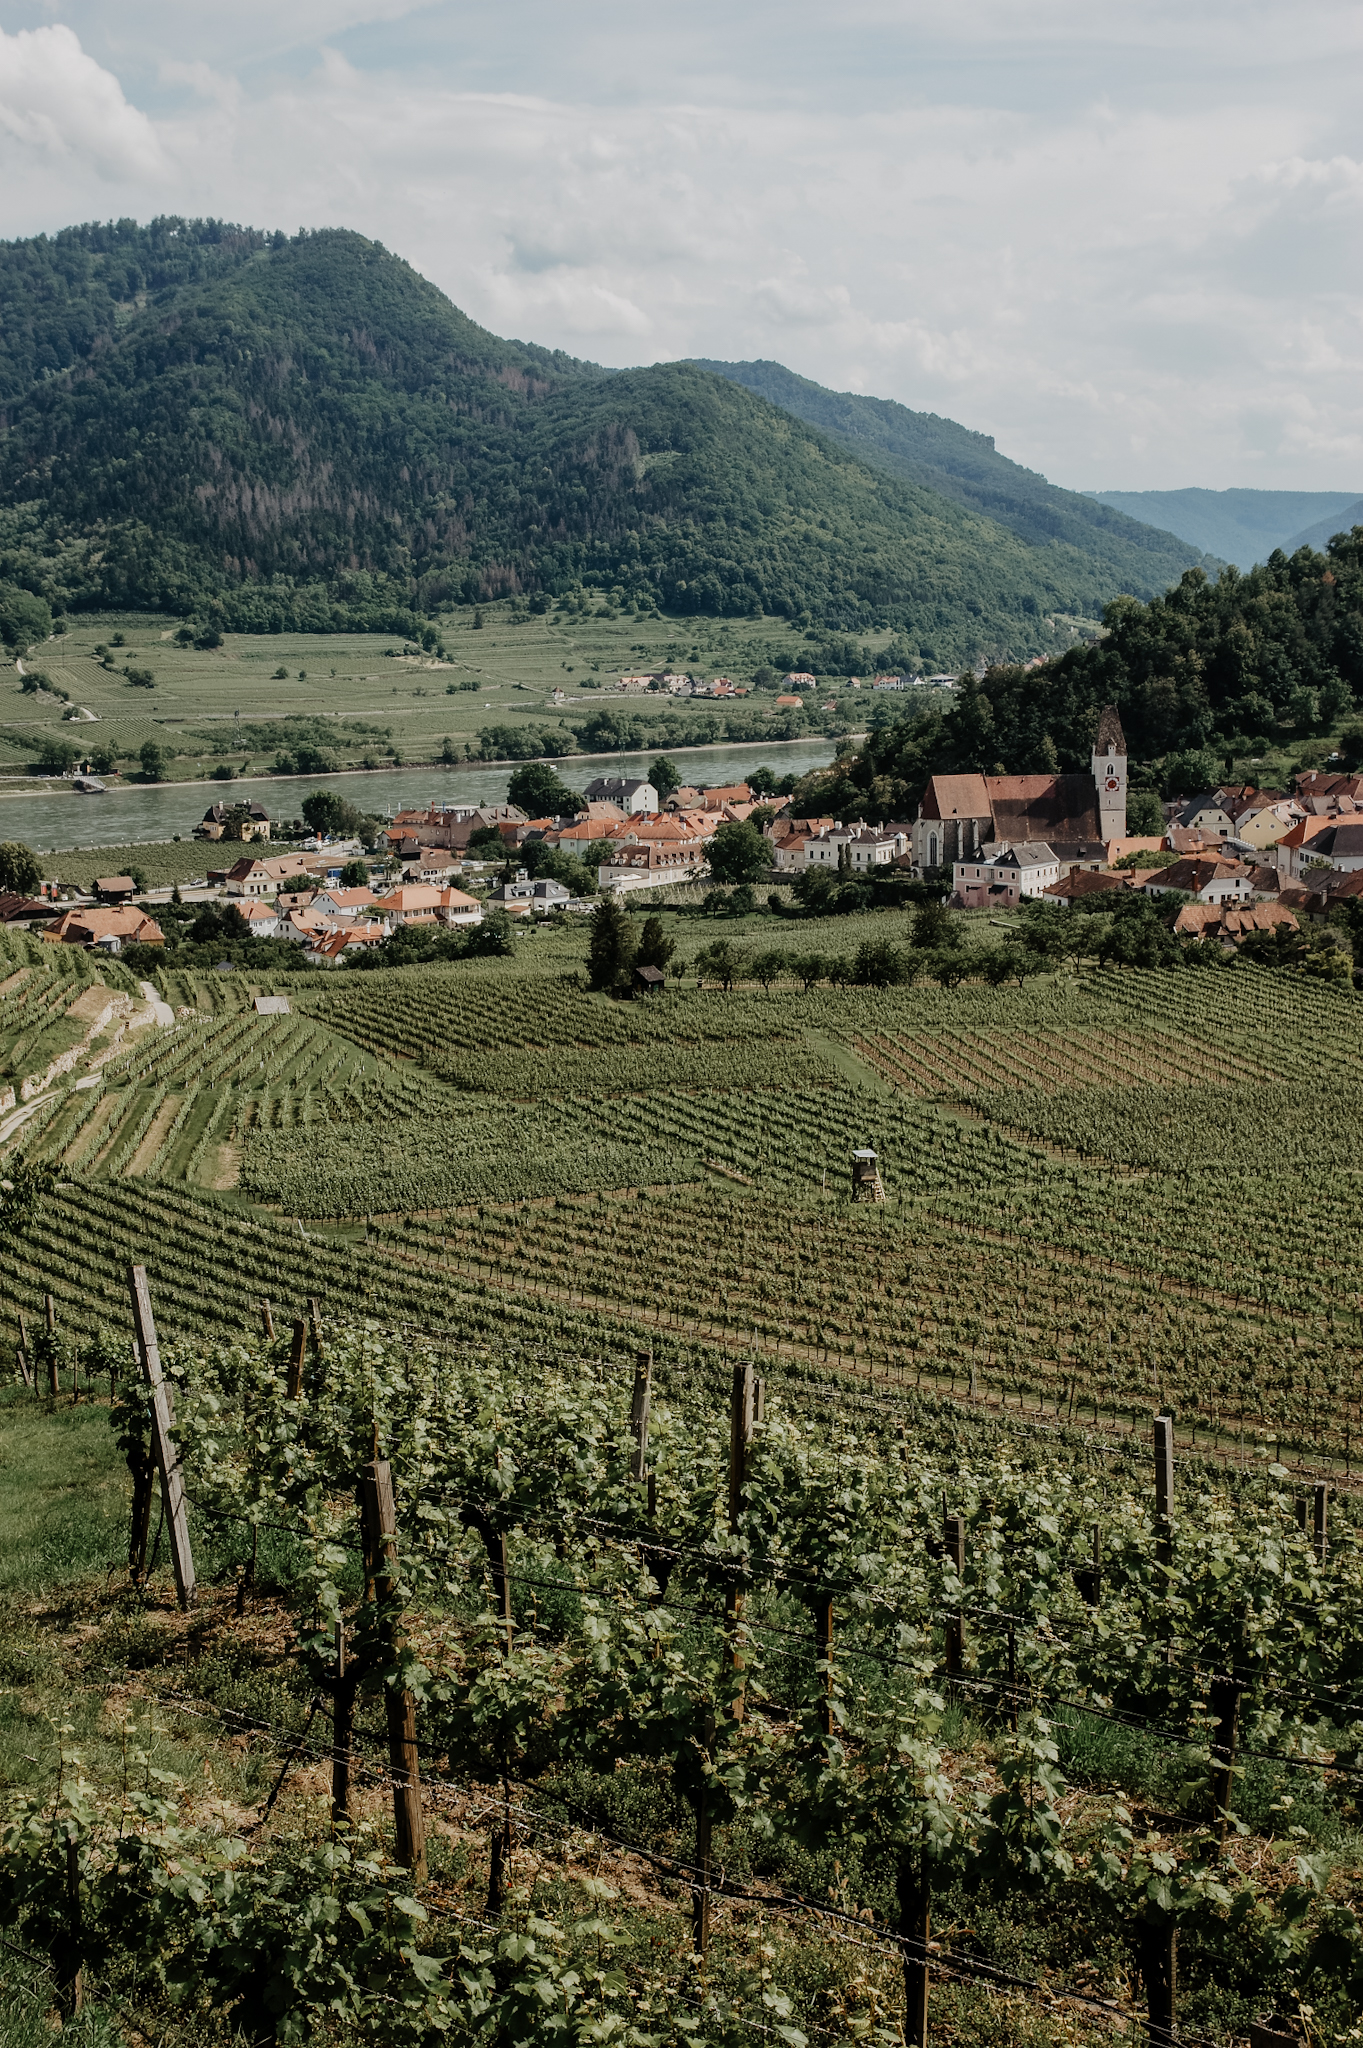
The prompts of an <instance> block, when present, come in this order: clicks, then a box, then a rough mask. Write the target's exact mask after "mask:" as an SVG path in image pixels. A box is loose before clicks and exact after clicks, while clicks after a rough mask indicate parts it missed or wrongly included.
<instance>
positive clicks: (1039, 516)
mask: <svg viewBox="0 0 1363 2048" xmlns="http://www.w3.org/2000/svg"><path fill="white" fill-rule="evenodd" d="M700 367H701V368H702V369H705V370H713V371H714V372H715V374H716V375H717V376H720V377H728V378H731V379H732V380H733V382H734V383H736V384H741V385H742V386H743V387H744V389H745V390H748V391H755V392H757V393H758V394H759V395H760V396H761V397H763V398H768V399H770V400H771V402H772V404H773V405H779V406H780V407H781V408H782V410H783V411H785V412H789V413H794V415H795V417H796V418H797V419H802V420H805V421H807V422H808V423H809V425H810V426H814V427H818V428H819V429H820V430H821V431H822V432H823V433H825V434H830V435H832V437H833V439H834V440H836V441H841V442H842V443H843V445H844V446H845V447H847V448H850V449H851V450H852V451H853V453H854V454H855V455H857V456H858V457H859V458H860V459H861V460H862V461H863V462H870V463H874V464H876V465H877V466H879V467H880V468H883V469H888V470H889V471H890V472H891V473H892V474H893V475H895V476H900V477H904V478H906V479H907V480H908V481H909V482H910V483H915V484H921V485H926V486H927V488H928V489H930V490H933V491H937V492H939V493H940V494H941V495H942V496H943V497H944V498H950V499H951V500H952V501H953V503H955V504H958V505H964V506H966V507H967V508H968V509H969V510H970V511H972V512H980V513H983V514H984V515H985V517H986V518H988V519H993V520H997V522H998V523H999V525H1000V526H1006V527H1007V528H1008V529H1009V531H1010V532H1012V533H1015V534H1017V535H1018V537H1019V538H1020V539H1022V540H1025V541H1028V542H1030V544H1031V545H1032V546H1033V547H1037V548H1045V549H1047V550H1049V551H1050V552H1051V553H1052V555H1053V557H1054V558H1055V559H1056V560H1057V561H1058V562H1060V561H1063V562H1066V563H1067V564H1068V566H1069V568H1070V570H1071V572H1072V573H1075V574H1078V573H1081V572H1080V566H1079V564H1080V560H1082V561H1083V562H1084V563H1086V564H1087V565H1088V569H1089V573H1090V574H1093V573H1097V574H1098V575H1100V576H1102V577H1103V578H1104V579H1105V583H1106V587H1107V589H1108V590H1109V591H1110V592H1112V593H1114V594H1115V593H1116V592H1117V591H1119V590H1121V591H1127V592H1130V593H1131V594H1132V595H1134V596H1136V597H1153V596H1154V595H1155V593H1156V592H1157V591H1160V590H1163V589H1164V588H1165V586H1166V585H1167V584H1170V583H1173V582H1176V581H1177V579H1178V578H1179V576H1181V575H1182V573H1183V571H1184V570H1185V569H1187V568H1190V567H1192V566H1193V565H1195V564H1198V563H1200V562H1202V560H1203V556H1202V553H1201V551H1200V549H1199V548H1197V547H1193V546H1190V545H1189V544H1188V542H1187V541H1186V540H1180V539H1178V538H1177V537H1176V535H1175V534H1174V533H1173V532H1161V531H1160V530H1159V527H1158V525H1153V524H1149V523H1147V521H1146V519H1145V518H1143V517H1142V516H1140V515H1137V516H1136V517H1134V518H1129V517H1127V516H1126V514H1125V513H1124V512H1122V511H1114V510H1112V509H1111V506H1110V504H1108V503H1103V502H1100V501H1099V500H1098V499H1097V498H1095V497H1091V496H1088V495H1086V494H1084V493H1081V492H1079V491H1064V490H1061V489H1060V488H1059V486H1058V485H1056V484H1051V483H1047V481H1046V479H1045V477H1044V476H1039V475H1038V474H1037V472H1036V471H1035V470H1034V469H1024V468H1023V467H1022V465H1021V463H1018V462H1010V461H1009V459H1008V457H1007V456H1006V455H1000V454H999V452H998V450H997V449H996V448H995V446H994V438H993V436H992V434H977V433H976V432H974V430H973V429H972V428H970V427H962V426H960V425H958V424H957V422H956V421H955V420H947V419H942V418H941V417H940V416H939V415H938V414H937V413H933V412H911V411H910V409H909V407H908V406H906V405H900V404H898V403H897V401H896V400H894V399H892V398H863V397H861V396H860V395H859V394H858V393H856V392H853V391H830V390H828V388H827V387H826V386H825V385H823V384H814V383H811V381H810V380H809V378H808V377H798V376H796V374H795V372H794V371H793V370H788V369H786V368H785V366H784V365H783V364H781V363H771V362H756V363H717V362H708V361H707V362H702V363H701V364H700Z"/></svg>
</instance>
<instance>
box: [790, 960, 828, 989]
mask: <svg viewBox="0 0 1363 2048" xmlns="http://www.w3.org/2000/svg"><path fill="white" fill-rule="evenodd" d="M790 971H791V973H792V974H793V975H794V976H795V978H796V980H797V981H799V982H802V983H803V985H804V991H805V994H806V995H808V994H809V991H810V990H811V989H812V988H813V987H814V985H815V983H816V982H820V981H822V980H823V978H824V976H825V975H826V974H827V972H828V962H827V961H826V960H825V959H824V956H823V954H822V953H796V954H795V955H794V957H793V958H792V960H791V963H790Z"/></svg>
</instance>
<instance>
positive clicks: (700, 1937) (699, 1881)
mask: <svg viewBox="0 0 1363 2048" xmlns="http://www.w3.org/2000/svg"><path fill="white" fill-rule="evenodd" d="M761 1419H762V1382H761V1380H760V1379H758V1377H757V1374H756V1373H755V1372H754V1370H753V1367H752V1363H751V1361H749V1362H748V1363H746V1364H744V1365H736V1366H735V1367H734V1369H733V1382H732V1386H731V1388H730V1393H729V1532H730V1534H731V1535H734V1536H736V1535H737V1534H738V1531H739V1527H740V1525H741V1523H742V1520H743V1507H744V1489H745V1487H746V1484H747V1477H748V1452H749V1450H750V1448H751V1446H752V1440H753V1433H754V1431H755V1430H756V1428H757V1427H758V1424H759V1423H760V1421H761ZM731 1570H732V1573H733V1576H732V1577H731V1578H730V1581H729V1584H728V1587H727V1589H726V1591H725V1595H724V1625H725V1633H726V1636H727V1638H728V1656H729V1669H730V1671H731V1672H732V1673H733V1674H734V1677H735V1679H736V1680H737V1684H736V1688H735V1692H734V1700H733V1716H734V1719H735V1720H736V1721H741V1720H742V1719H743V1704H744V1702H743V1677H742V1673H743V1669H744V1657H743V1645H742V1641H741V1631H742V1627H743V1594H742V1591H741V1588H740V1581H739V1574H738V1568H737V1566H736V1565H733V1566H731ZM714 1736H715V1725H714V1722H713V1720H711V1721H710V1722H709V1724H708V1725H707V1728H706V1735H705V1747H706V1750H707V1752H708V1751H709V1750H710V1747H711V1744H712V1743H713V1741H714ZM713 1843H714V1816H713V1813H712V1811H711V1805H710V1793H709V1787H708V1786H707V1785H706V1784H705V1783H704V1782H703V1781H702V1784H701V1788H700V1792H699V1795H698V1797H697V1800H696V1884H695V1894H694V1904H693V1907H692V1921H691V1926H692V1941H691V1945H692V1948H693V1949H694V1951H695V1953H696V1954H697V1955H700V1956H703V1955H705V1954H706V1953H707V1951H708V1949H709V1946H710V1883H711V1877H712V1874H713V1868H714V1848H713Z"/></svg>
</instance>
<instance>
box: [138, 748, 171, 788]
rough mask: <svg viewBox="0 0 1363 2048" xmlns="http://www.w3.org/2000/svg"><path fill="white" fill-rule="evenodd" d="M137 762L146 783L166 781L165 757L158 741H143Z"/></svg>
mask: <svg viewBox="0 0 1363 2048" xmlns="http://www.w3.org/2000/svg"><path fill="white" fill-rule="evenodd" d="M137 758H138V760H139V761H140V762H141V763H142V773H143V774H144V775H145V776H146V778H147V780H148V782H164V781H165V779H166V756H165V751H164V749H163V748H162V746H161V744H160V741H159V740H143V742H142V748H141V752H140V753H139V754H138V757H137Z"/></svg>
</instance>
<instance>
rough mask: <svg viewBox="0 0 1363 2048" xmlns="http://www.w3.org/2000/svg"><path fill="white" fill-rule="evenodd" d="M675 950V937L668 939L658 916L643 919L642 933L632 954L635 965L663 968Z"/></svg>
mask: <svg viewBox="0 0 1363 2048" xmlns="http://www.w3.org/2000/svg"><path fill="white" fill-rule="evenodd" d="M676 950H677V942H676V940H675V939H669V938H668V937H667V935H666V933H665V932H664V930H663V921H662V919H661V918H660V917H646V918H645V919H644V935H643V937H642V938H641V939H640V941H639V950H638V952H637V953H636V954H635V956H634V964H635V966H636V967H661V968H663V969H664V970H665V969H666V967H667V963H668V961H669V960H670V959H671V958H672V955H673V954H674V953H675V952H676Z"/></svg>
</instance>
